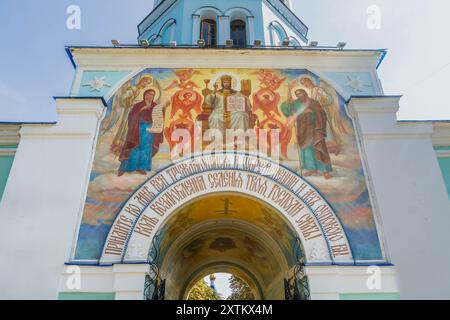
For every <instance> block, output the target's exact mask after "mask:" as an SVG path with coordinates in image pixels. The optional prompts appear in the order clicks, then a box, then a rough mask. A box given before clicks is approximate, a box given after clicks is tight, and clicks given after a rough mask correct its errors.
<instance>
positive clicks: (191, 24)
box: [138, 0, 308, 48]
mask: <svg viewBox="0 0 450 320" xmlns="http://www.w3.org/2000/svg"><path fill="white" fill-rule="evenodd" d="M138 30H139V38H138V41H139V43H140V44H143V45H149V46H198V45H200V46H206V47H225V46H226V47H237V48H251V47H255V46H256V47H259V46H263V47H264V46H265V47H279V46H280V47H281V46H283V47H287V46H297V47H298V46H304V45H307V43H308V39H307V36H308V27H307V26H306V25H305V24H304V23H303V22H302V21H301V20H300V19H299V18H298V17H297V16H296V15H295V14H294V13H293V11H292V3H291V0H227V1H223V0H155V3H154V7H153V10H152V12H150V14H149V15H148V16H147V17H146V18H145V19H144V20H143V21H142V22H141V23H140V24H139V26H138ZM199 40H200V41H199Z"/></svg>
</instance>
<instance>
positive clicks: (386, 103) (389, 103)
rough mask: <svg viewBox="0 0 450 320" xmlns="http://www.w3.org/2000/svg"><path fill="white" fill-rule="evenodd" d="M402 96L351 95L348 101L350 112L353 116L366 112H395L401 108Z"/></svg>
mask: <svg viewBox="0 0 450 320" xmlns="http://www.w3.org/2000/svg"><path fill="white" fill-rule="evenodd" d="M400 99H401V96H373V97H359V96H358V97H356V96H354V97H351V98H350V100H349V102H348V108H349V112H350V114H351V115H352V116H353V117H355V118H356V117H358V116H360V115H361V114H364V113H391V114H392V113H393V114H396V113H397V112H398V110H399V109H400Z"/></svg>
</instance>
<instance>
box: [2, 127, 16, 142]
mask: <svg viewBox="0 0 450 320" xmlns="http://www.w3.org/2000/svg"><path fill="white" fill-rule="evenodd" d="M19 132H20V125H19V124H0V145H17V144H19V141H20V134H19Z"/></svg>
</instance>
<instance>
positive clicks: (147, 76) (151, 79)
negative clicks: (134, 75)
mask: <svg viewBox="0 0 450 320" xmlns="http://www.w3.org/2000/svg"><path fill="white" fill-rule="evenodd" d="M145 79H149V80H150V84H149V85H150V86H152V85H153V82H154V79H153V76H151V75H149V74H144V75H142V76H141V77H139V79H138V80H137V81H136V86H137V85H138V84H140V83H141V82H142V81H144V80H145Z"/></svg>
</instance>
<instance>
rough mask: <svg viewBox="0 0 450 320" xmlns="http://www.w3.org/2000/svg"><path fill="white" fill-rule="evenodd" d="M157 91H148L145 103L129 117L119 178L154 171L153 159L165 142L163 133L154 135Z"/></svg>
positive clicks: (138, 104) (133, 109) (121, 155)
mask: <svg viewBox="0 0 450 320" xmlns="http://www.w3.org/2000/svg"><path fill="white" fill-rule="evenodd" d="M155 95H156V92H155V90H152V89H150V90H147V91H145V93H144V99H143V101H141V102H139V103H137V104H135V105H134V106H133V108H132V109H131V111H130V113H129V115H128V132H127V136H126V140H125V144H124V145H123V147H122V151H121V153H120V157H119V160H120V162H121V165H120V168H119V173H118V176H119V177H120V176H122V175H124V173H125V172H137V173H139V174H142V175H146V174H147V172H149V171H151V169H152V158H153V157H154V156H155V155H156V154H157V153H158V151H159V146H160V145H161V143H162V142H163V134H162V133H152V132H151V128H152V126H153V125H154V119H153V113H154V112H153V111H154V110H155V108H156V107H157V103H156V102H155V101H154V98H155Z"/></svg>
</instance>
